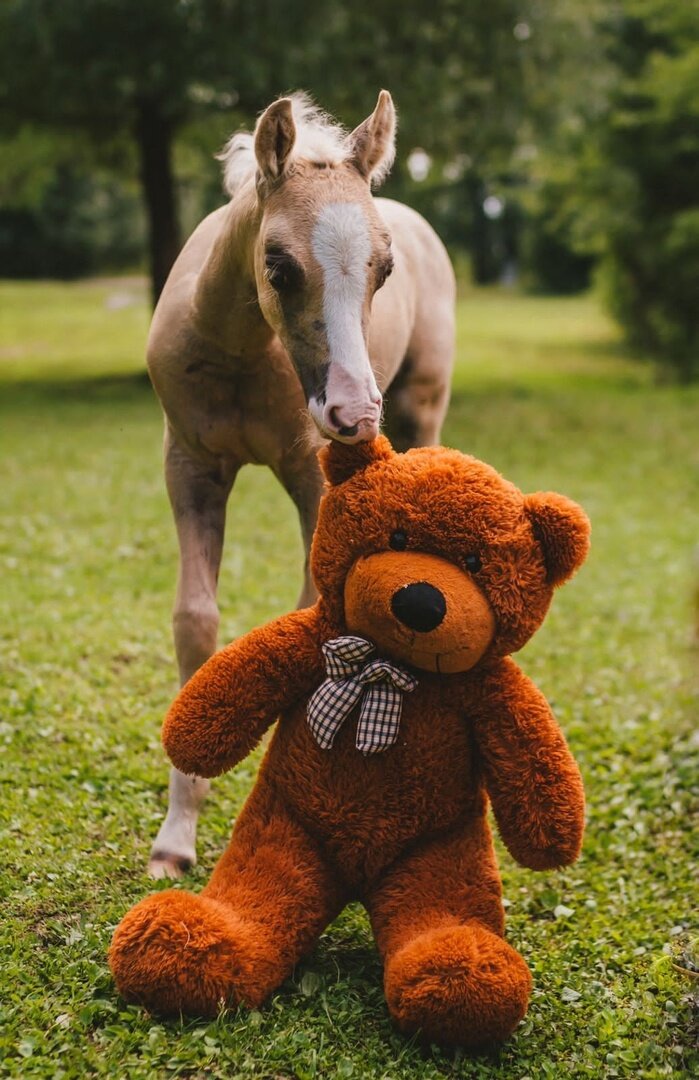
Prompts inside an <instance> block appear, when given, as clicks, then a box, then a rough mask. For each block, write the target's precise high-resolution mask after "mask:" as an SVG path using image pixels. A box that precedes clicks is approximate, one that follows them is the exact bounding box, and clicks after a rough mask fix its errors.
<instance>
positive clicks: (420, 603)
mask: <svg viewBox="0 0 699 1080" xmlns="http://www.w3.org/2000/svg"><path fill="white" fill-rule="evenodd" d="M391 609H392V610H393V614H394V615H395V616H396V618H397V619H400V621H401V622H402V623H404V625H405V626H408V627H410V629H411V630H418V631H419V632H420V633H422V634H426V633H429V631H430V630H434V629H435V628H436V627H438V626H439V624H440V623H441V621H442V619H443V618H444V616H445V615H446V613H447V602H446V600H445V599H444V596H443V594H442V593H441V592H440V591H439V589H435V587H434V585H430V584H429V582H427V581H416V582H415V584H414V585H404V586H403V588H402V589H398V591H397V592H394V594H393V596H392V597H391Z"/></svg>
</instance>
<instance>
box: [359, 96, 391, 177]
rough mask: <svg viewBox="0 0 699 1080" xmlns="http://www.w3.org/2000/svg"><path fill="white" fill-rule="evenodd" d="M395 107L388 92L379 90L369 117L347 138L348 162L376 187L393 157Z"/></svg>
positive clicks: (387, 171) (385, 174) (385, 175)
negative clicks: (374, 106)
mask: <svg viewBox="0 0 699 1080" xmlns="http://www.w3.org/2000/svg"><path fill="white" fill-rule="evenodd" d="M395 139H396V108H395V105H394V104H393V98H392V97H391V95H390V94H389V92H388V90H382V91H381V93H380V94H379V100H378V101H377V102H376V108H375V109H374V111H373V113H372V114H371V116H368V117H367V118H366V120H363V121H362V123H361V124H360V125H359V127H357V128H355V129H354V131H353V132H352V134H351V135H350V136H349V138H348V143H349V159H350V161H351V162H352V164H353V165H354V166H355V167H356V168H357V169H358V170H359V172H360V173H361V174H362V176H363V177H364V178H365V179H366V180H368V181H369V182H370V183H373V184H380V183H381V182H382V181H383V180H385V178H386V177H387V176H388V173H389V171H390V168H391V165H392V164H393V159H394V157H395V156H396V142H395Z"/></svg>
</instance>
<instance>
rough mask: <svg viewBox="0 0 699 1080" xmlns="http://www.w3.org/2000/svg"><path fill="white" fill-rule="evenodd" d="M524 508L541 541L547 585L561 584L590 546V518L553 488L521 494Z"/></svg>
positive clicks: (584, 556)
mask: <svg viewBox="0 0 699 1080" xmlns="http://www.w3.org/2000/svg"><path fill="white" fill-rule="evenodd" d="M524 510H525V513H526V515H527V517H528V518H529V520H530V521H531V524H532V529H533V530H534V536H535V537H536V539H537V540H538V541H539V544H540V545H541V550H542V551H543V553H544V562H545V564H546V571H547V579H548V582H549V584H550V585H562V584H563V582H564V581H567V580H568V578H569V577H572V575H573V574H574V573H575V571H576V570H577V569H578V568H579V567H580V566H582V564H583V563H584V561H585V558H586V556H587V553H588V551H589V550H590V520H589V518H588V516H587V514H586V513H585V511H584V510H583V508H582V507H581V506H578V504H577V503H575V502H573V500H572V499H567V498H566V497H565V495H558V494H557V493H556V492H555V491H537V492H536V493H535V494H533V495H525V496H524Z"/></svg>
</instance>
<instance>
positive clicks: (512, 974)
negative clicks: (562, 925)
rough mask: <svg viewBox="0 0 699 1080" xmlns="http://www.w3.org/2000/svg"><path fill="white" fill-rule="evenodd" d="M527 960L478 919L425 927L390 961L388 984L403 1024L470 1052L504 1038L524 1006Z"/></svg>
mask: <svg viewBox="0 0 699 1080" xmlns="http://www.w3.org/2000/svg"><path fill="white" fill-rule="evenodd" d="M531 982H532V980H531V975H530V973H529V969H528V967H527V965H526V964H525V962H524V960H523V959H522V957H521V956H520V955H519V953H518V952H516V951H515V950H514V949H513V948H512V947H511V946H510V945H508V944H507V942H506V941H505V940H504V939H503V938H501V937H499V936H498V935H497V934H494V933H492V932H491V931H490V930H488V929H487V928H486V927H485V926H483V925H482V924H481V923H477V922H470V923H466V924H463V925H458V926H449V927H441V928H439V929H434V930H428V931H426V932H425V933H423V934H420V935H419V936H418V937H416V938H413V940H411V941H409V942H408V943H407V945H404V946H403V947H402V948H401V949H399V950H398V952H396V953H395V954H394V955H393V956H392V957H391V958H390V959H389V961H388V963H387V965H386V972H385V989H386V1000H387V1002H388V1007H389V1010H390V1012H391V1015H392V1016H393V1019H394V1020H395V1022H396V1023H397V1025H398V1027H399V1028H400V1029H401V1030H403V1031H405V1032H407V1033H413V1032H420V1034H421V1035H422V1036H423V1038H425V1039H427V1040H429V1041H431V1042H436V1043H440V1044H442V1045H453V1046H464V1047H467V1048H470V1049H476V1048H479V1047H483V1046H487V1045H490V1044H493V1043H498V1042H503V1041H504V1040H505V1039H507V1038H508V1037H509V1036H510V1035H511V1034H512V1032H513V1031H514V1029H515V1028H516V1026H517V1024H519V1022H520V1020H522V1018H523V1016H524V1015H525V1013H526V1011H527V1005H528V1002H529V994H530V991H531Z"/></svg>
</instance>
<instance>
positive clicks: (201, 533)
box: [148, 90, 455, 877]
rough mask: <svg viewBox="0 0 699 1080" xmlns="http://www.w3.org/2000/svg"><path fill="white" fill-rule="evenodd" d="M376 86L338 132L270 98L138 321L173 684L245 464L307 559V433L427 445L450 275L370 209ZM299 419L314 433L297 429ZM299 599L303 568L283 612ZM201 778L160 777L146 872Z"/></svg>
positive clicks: (208, 605)
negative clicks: (287, 515) (145, 331)
mask: <svg viewBox="0 0 699 1080" xmlns="http://www.w3.org/2000/svg"><path fill="white" fill-rule="evenodd" d="M394 132H395V110H394V107H393V102H392V100H391V96H390V94H389V93H387V91H385V90H383V91H382V92H381V94H380V95H379V99H378V103H377V105H376V108H375V109H374V112H373V113H372V114H371V116H369V117H368V118H367V119H366V120H365V121H364V122H363V123H362V124H360V125H359V127H358V128H356V130H355V131H353V132H352V133H351V134H350V135H348V134H347V133H346V132H345V131H343V129H342V128H340V127H339V126H337V125H336V124H334V123H333V122H332V121H330V120H329V119H328V118H327V117H326V116H324V115H323V114H322V113H320V112H319V111H318V110H317V109H315V108H314V107H313V106H312V105H311V103H310V101H309V100H308V99H307V98H306V97H305V96H304V95H293V96H292V97H286V98H280V99H279V100H278V101H275V102H274V103H273V104H272V105H270V106H269V108H268V109H267V110H266V111H265V112H264V113H263V114H262V116H261V117H260V119H259V121H258V123H257V126H256V128H255V132H254V135H249V134H247V133H244V134H237V135H234V136H233V138H232V139H231V141H230V142H229V144H228V146H227V147H226V150H225V152H224V153H223V155H222V159H223V161H224V167H225V183H226V188H227V191H228V193H229V194H230V196H231V200H230V202H229V203H228V204H227V205H226V206H224V207H222V208H221V209H219V210H216V211H215V212H214V213H213V214H210V215H209V217H207V218H206V219H205V220H204V221H203V222H202V223H201V224H200V225H199V226H198V228H197V229H196V230H195V232H194V233H193V235H192V236H191V237H190V239H189V241H188V243H187V244H186V246H185V247H184V249H183V251H182V253H181V255H180V256H179V258H178V260H177V262H176V263H175V266H174V267H173V269H172V272H171V274H170V277H169V279H168V281H167V284H166V286H165V288H164V290H163V293H162V296H161V298H160V301H159V303H158V306H157V308H156V311H155V315H154V318H153V324H152V328H151V333H150V338H149V343H148V366H149V369H150V374H151V378H152V380H153V385H154V386H155V389H156V392H157V394H158V397H159V398H160V401H161V403H162V406H163V409H164V412H165V478H166V483H167V489H168V493H169V496H170V501H171V504H172V510H173V514H174V518H175V524H176V527H177V535H178V539H179V546H180V567H179V580H178V585H177V597H176V601H175V610H174V636H175V647H176V651H177V660H178V664H179V673H180V679H181V682H182V683H185V682H186V681H187V679H189V677H190V676H191V675H192V674H193V673H194V672H195V671H196V669H197V668H198V667H199V666H200V665H201V664H202V663H203V662H204V661H205V660H206V659H207V658H208V657H209V656H210V655H211V654H212V653H213V652H214V651H215V649H216V635H217V629H218V608H217V604H216V586H217V579H218V571H219V565H220V560H221V550H222V545H223V531H224V522H225V514H226V502H227V500H228V496H229V494H230V491H231V488H232V486H233V482H234V480H235V477H236V474H237V473H238V470H239V469H240V468H241V466H242V465H245V464H247V463H254V464H262V465H268V466H269V467H270V468H271V469H272V470H273V471H274V473H275V475H276V476H277V477H278V479H279V480H280V482H281V483H282V484H283V486H284V488H285V489H286V491H288V493H289V495H290V496H291V498H292V499H293V501H294V503H295V504H296V507H297V510H298V513H299V518H300V523H301V531H302V534H303V541H304V544H305V548H306V556H308V549H309V546H310V542H311V537H312V534H313V529H314V526H315V521H316V512H317V508H318V500H319V498H320V494H321V487H322V482H321V477H320V472H319V468H318V464H317V462H316V449H317V447H318V444H319V434H320V436H321V437H323V438H333V439H339V440H342V441H345V442H357V441H360V440H364V439H372V438H374V437H375V436H376V434H377V433H378V430H379V421H380V418H381V411H382V392H384V391H388V392H387V397H386V412H387V420H388V425H389V431H390V432H391V434H392V437H393V440H394V443H395V444H396V446H397V447H403V448H407V447H408V446H419V445H426V444H430V443H434V442H438V441H439V434H440V428H441V424H442V420H443V418H444V414H445V411H446V407H447V404H448V399H449V384H450V375H451V368H452V356H453V346H454V295H455V288H454V275H453V272H452V269H451V265H450V263H449V259H448V257H447V254H446V251H445V250H444V248H443V246H442V244H441V243H440V241H439V240H438V238H437V236H436V235H435V233H434V232H433V231H432V229H431V228H430V226H429V225H428V224H427V223H426V222H425V221H424V220H423V219H422V218H421V217H419V215H418V214H416V213H414V211H412V210H410V209H408V208H407V207H405V206H402V205H400V204H399V203H395V202H391V201H389V200H384V199H376V200H375V199H374V198H372V195H371V185H372V183H378V182H380V181H381V180H382V179H383V177H384V176H385V175H386V173H387V172H388V170H389V168H390V166H391V164H392V161H393V156H394ZM309 414H310V418H312V421H314V422H315V424H313V423H312V422H311V420H310V419H309ZM314 599H315V591H314V588H313V583H312V581H311V579H310V577H309V573H308V558H306V569H305V581H304V586H303V590H302V592H301V597H300V600H299V604H300V605H301V606H305V605H307V604H310V603H312V602H313V600H314ZM208 788H209V782H208V781H207V780H203V779H200V778H198V777H191V776H184V775H183V774H182V773H180V772H178V771H177V770H176V769H173V770H172V772H171V774H170V788H169V808H168V813H167V817H166V818H165V821H164V822H163V825H162V827H161V829H160V832H159V833H158V836H157V838H156V841H155V844H154V846H153V850H152V853H151V860H150V864H149V869H150V872H151V874H152V875H153V876H154V877H166V876H170V877H179V876H180V875H181V874H182V873H183V872H184V871H185V870H187V869H188V868H189V867H190V866H192V865H193V863H194V862H195V858H196V855H195V839H196V822H197V813H198V809H199V806H200V803H201V801H202V799H203V798H204V796H205V795H206V792H207V791H208Z"/></svg>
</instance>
